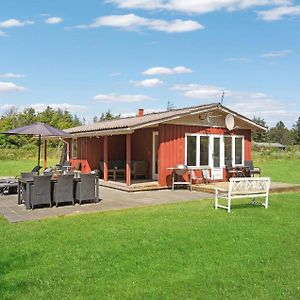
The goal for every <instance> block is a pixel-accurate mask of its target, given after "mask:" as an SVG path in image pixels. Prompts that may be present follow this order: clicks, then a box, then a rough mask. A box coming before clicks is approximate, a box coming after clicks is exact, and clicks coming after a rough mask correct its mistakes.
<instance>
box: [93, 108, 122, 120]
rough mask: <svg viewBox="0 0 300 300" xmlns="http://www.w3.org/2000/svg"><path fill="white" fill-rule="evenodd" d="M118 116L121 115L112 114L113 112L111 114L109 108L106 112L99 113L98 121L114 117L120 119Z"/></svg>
mask: <svg viewBox="0 0 300 300" xmlns="http://www.w3.org/2000/svg"><path fill="white" fill-rule="evenodd" d="M120 117H121V115H120V114H118V115H114V114H112V112H111V111H110V109H109V110H108V111H107V112H105V113H102V114H101V116H100V118H99V120H98V121H109V120H114V119H120Z"/></svg>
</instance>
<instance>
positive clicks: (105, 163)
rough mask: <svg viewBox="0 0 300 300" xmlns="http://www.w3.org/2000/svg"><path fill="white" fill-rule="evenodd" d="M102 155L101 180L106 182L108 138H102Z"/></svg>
mask: <svg viewBox="0 0 300 300" xmlns="http://www.w3.org/2000/svg"><path fill="white" fill-rule="evenodd" d="M103 153H104V159H103V179H104V181H107V180H108V136H107V135H105V136H104V142H103Z"/></svg>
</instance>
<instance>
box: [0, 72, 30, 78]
mask: <svg viewBox="0 0 300 300" xmlns="http://www.w3.org/2000/svg"><path fill="white" fill-rule="evenodd" d="M24 77H26V75H24V74H16V73H5V74H0V78H24Z"/></svg>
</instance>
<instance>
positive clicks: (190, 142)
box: [186, 136, 197, 166]
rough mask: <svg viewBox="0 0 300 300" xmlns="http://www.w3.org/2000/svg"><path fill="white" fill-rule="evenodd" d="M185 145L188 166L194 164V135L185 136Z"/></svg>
mask: <svg viewBox="0 0 300 300" xmlns="http://www.w3.org/2000/svg"><path fill="white" fill-rule="evenodd" d="M186 141H187V145H186V158H187V159H186V162H187V165H188V166H196V153H197V152H196V151H197V149H196V141H197V137H196V136H187V139H186Z"/></svg>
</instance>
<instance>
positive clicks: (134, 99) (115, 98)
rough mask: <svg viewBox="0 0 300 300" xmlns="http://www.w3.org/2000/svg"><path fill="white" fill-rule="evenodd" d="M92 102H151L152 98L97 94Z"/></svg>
mask: <svg viewBox="0 0 300 300" xmlns="http://www.w3.org/2000/svg"><path fill="white" fill-rule="evenodd" d="M93 99H94V100H96V101H99V102H103V103H132V102H142V101H149V100H153V98H151V97H149V96H146V95H119V94H114V93H111V94H99V95H96V96H95V97H94V98H93Z"/></svg>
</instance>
